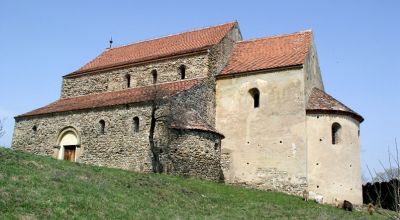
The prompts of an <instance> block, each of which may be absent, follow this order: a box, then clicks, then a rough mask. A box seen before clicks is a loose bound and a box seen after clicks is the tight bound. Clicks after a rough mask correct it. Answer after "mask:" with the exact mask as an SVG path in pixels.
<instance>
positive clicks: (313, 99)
mask: <svg viewBox="0 0 400 220" xmlns="http://www.w3.org/2000/svg"><path fill="white" fill-rule="evenodd" d="M306 111H307V113H328V114H329V113H334V114H344V115H350V116H351V117H353V118H354V119H356V120H358V121H359V122H362V121H364V118H363V117H362V116H361V115H359V114H358V113H357V112H355V111H353V110H351V109H350V108H349V107H347V106H345V105H344V104H343V103H341V102H339V101H338V100H336V99H335V98H333V97H332V96H330V95H328V94H326V93H325V92H324V91H322V90H320V89H318V88H313V90H312V92H311V94H310V97H309V99H308V104H307V109H306Z"/></svg>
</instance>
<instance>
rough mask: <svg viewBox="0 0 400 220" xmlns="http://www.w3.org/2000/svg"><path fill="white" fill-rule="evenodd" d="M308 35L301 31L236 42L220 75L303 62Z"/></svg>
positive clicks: (310, 36) (306, 49) (309, 35)
mask: <svg viewBox="0 0 400 220" xmlns="http://www.w3.org/2000/svg"><path fill="white" fill-rule="evenodd" d="M311 38H312V32H311V31H303V32H298V33H293V34H288V35H279V36H273V37H266V38H260V39H256V40H249V41H240V42H236V43H235V46H234V49H233V54H232V56H231V57H230V59H229V61H228V64H227V65H226V66H225V68H224V69H223V70H222V72H221V73H220V74H219V75H220V76H223V75H230V74H235V73H242V72H249V71H257V70H265V69H275V68H281V67H290V66H296V65H300V64H304V62H305V58H306V55H307V53H308V50H309V45H310V43H311Z"/></svg>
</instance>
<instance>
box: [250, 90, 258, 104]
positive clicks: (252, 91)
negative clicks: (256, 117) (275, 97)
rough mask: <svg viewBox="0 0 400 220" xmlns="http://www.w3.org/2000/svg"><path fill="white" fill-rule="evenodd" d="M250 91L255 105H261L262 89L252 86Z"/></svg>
mask: <svg viewBox="0 0 400 220" xmlns="http://www.w3.org/2000/svg"><path fill="white" fill-rule="evenodd" d="M249 93H250V95H251V97H252V98H253V107H254V108H258V107H260V91H259V90H258V89H257V88H252V89H250V90H249Z"/></svg>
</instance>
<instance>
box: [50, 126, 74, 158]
mask: <svg viewBox="0 0 400 220" xmlns="http://www.w3.org/2000/svg"><path fill="white" fill-rule="evenodd" d="M57 148H58V150H56V152H55V155H54V156H55V157H56V158H57V159H59V160H70V161H74V162H75V161H76V160H77V158H79V156H80V153H81V148H80V137H79V134H78V131H77V130H76V129H75V128H73V127H67V128H64V129H62V130H61V132H60V133H59V135H58V138H57Z"/></svg>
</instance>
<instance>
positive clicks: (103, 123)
mask: <svg viewBox="0 0 400 220" xmlns="http://www.w3.org/2000/svg"><path fill="white" fill-rule="evenodd" d="M105 128H106V122H105V121H104V120H100V121H99V129H100V134H104V133H105Z"/></svg>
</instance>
